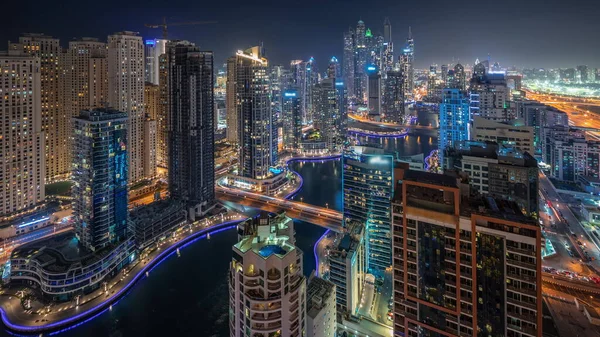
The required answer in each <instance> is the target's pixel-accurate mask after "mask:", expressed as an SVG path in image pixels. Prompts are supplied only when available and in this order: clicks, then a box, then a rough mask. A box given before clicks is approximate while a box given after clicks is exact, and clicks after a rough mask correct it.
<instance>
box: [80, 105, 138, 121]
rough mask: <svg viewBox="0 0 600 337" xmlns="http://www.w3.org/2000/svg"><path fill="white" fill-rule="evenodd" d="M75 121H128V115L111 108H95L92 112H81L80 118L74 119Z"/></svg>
mask: <svg viewBox="0 0 600 337" xmlns="http://www.w3.org/2000/svg"><path fill="white" fill-rule="evenodd" d="M74 118H75V119H79V120H85V121H93V122H95V121H105V120H109V119H123V120H125V119H127V113H126V112H121V111H118V110H115V109H111V108H94V109H90V110H81V111H80V112H79V116H76V117H74Z"/></svg>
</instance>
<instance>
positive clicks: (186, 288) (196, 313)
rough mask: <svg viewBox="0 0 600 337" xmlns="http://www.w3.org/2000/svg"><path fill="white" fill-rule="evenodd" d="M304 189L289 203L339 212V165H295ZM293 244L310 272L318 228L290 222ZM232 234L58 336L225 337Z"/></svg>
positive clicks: (387, 145)
mask: <svg viewBox="0 0 600 337" xmlns="http://www.w3.org/2000/svg"><path fill="white" fill-rule="evenodd" d="M359 140H360V142H361V143H362V144H365V143H371V144H378V145H379V146H381V147H383V148H384V149H386V150H387V151H390V152H395V151H397V152H398V154H399V155H415V154H419V153H424V154H425V156H427V154H429V152H430V151H431V150H433V149H435V148H436V146H437V139H436V138H434V137H430V136H427V135H422V136H419V135H414V136H407V137H404V138H396V139H386V138H368V139H367V138H365V137H361V138H360V139H359ZM292 168H293V169H294V170H296V171H297V172H298V173H300V174H301V175H302V177H303V179H304V185H303V186H302V189H301V190H300V192H299V193H298V194H297V195H296V196H295V197H294V199H295V200H301V201H302V202H306V203H311V204H314V205H319V206H328V207H330V208H333V209H337V210H341V209H342V189H341V173H342V172H341V170H342V168H341V162H340V160H339V159H338V160H329V161H324V162H304V163H303V162H296V163H293V164H292ZM295 228H296V242H297V245H298V247H299V248H300V249H301V250H302V251H303V252H304V266H303V267H304V273H305V275H307V276H308V275H310V273H311V271H312V270H313V269H314V268H315V258H314V254H313V247H314V244H315V242H316V241H317V240H318V239H319V237H320V236H321V235H322V234H323V233H324V229H323V228H321V227H318V226H314V225H311V224H309V223H306V222H301V221H295ZM236 241H237V235H236V233H235V231H234V230H228V231H224V232H220V233H218V234H214V235H211V239H210V240H208V239H201V240H198V241H196V242H195V243H194V244H191V245H189V246H187V247H185V248H183V249H181V256H180V257H178V256H177V255H176V254H173V255H172V256H170V257H169V258H167V259H166V260H165V261H163V262H162V263H161V264H160V265H158V266H157V267H156V268H154V270H153V271H152V272H151V273H150V276H149V277H148V278H144V279H143V280H142V281H140V282H139V283H138V284H137V285H136V286H134V288H133V289H132V290H131V291H130V292H129V294H127V295H126V296H125V297H124V298H122V299H121V300H120V301H119V302H118V303H117V304H116V305H113V307H112V310H107V311H105V312H104V313H102V314H100V315H99V316H97V317H95V318H93V319H91V320H89V321H88V322H84V323H82V324H80V325H79V326H75V327H72V328H70V329H67V330H65V331H62V332H60V333H59V334H58V335H59V336H64V337H80V336H86V337H133V336H136V337H137V336H152V337H154V336H156V337H158V336H194V337H196V336H203V337H204V336H206V337H209V336H219V337H220V336H228V335H229V327H228V288H227V272H228V268H229V262H230V260H231V246H232V245H233V244H234V243H235V242H236Z"/></svg>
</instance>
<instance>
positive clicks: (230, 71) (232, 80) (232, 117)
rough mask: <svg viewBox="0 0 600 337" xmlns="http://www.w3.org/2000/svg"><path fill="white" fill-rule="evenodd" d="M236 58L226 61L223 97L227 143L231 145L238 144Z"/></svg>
mask: <svg viewBox="0 0 600 337" xmlns="http://www.w3.org/2000/svg"><path fill="white" fill-rule="evenodd" d="M236 66H237V58H236V57H235V56H233V57H230V58H228V59H227V84H226V95H225V99H226V102H225V109H226V111H227V113H226V119H227V141H228V142H230V143H233V144H237V143H238V142H239V140H240V139H239V138H240V134H239V116H238V110H237V104H238V103H237V102H236V97H237V94H236V91H237V82H236V78H237V70H236Z"/></svg>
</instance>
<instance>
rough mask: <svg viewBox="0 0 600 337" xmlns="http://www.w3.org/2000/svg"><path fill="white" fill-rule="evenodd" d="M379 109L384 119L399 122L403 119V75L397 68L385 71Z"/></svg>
mask: <svg viewBox="0 0 600 337" xmlns="http://www.w3.org/2000/svg"><path fill="white" fill-rule="evenodd" d="M381 109H382V110H381V111H382V113H383V120H384V121H386V122H390V123H399V124H400V123H402V122H403V121H404V115H405V112H404V76H403V75H402V72H401V71H399V70H392V71H388V72H387V76H386V79H385V89H384V95H383V102H382V104H381Z"/></svg>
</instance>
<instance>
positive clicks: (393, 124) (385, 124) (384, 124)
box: [348, 113, 435, 130]
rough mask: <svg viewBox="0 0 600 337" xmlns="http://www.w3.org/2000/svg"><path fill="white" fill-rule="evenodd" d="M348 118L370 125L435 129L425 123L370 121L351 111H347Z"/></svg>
mask: <svg viewBox="0 0 600 337" xmlns="http://www.w3.org/2000/svg"><path fill="white" fill-rule="evenodd" d="M348 118H351V119H354V120H356V121H359V122H362V123H366V124H372V125H377V126H380V127H390V128H395V129H398V128H401V129H406V128H409V129H426V130H433V129H435V128H434V127H432V126H427V125H412V124H411V125H404V124H398V123H389V122H376V121H372V120H370V119H367V118H365V117H363V116H361V115H357V114H352V113H348Z"/></svg>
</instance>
